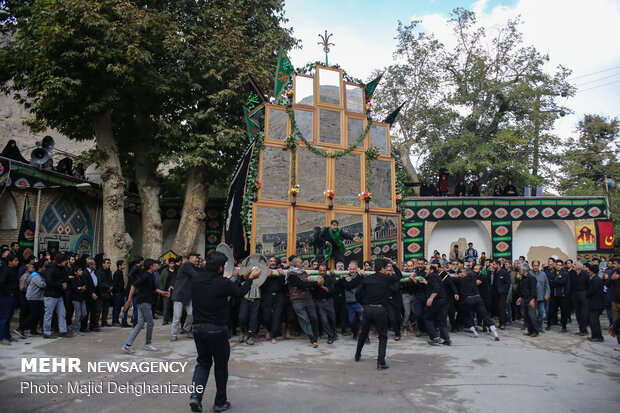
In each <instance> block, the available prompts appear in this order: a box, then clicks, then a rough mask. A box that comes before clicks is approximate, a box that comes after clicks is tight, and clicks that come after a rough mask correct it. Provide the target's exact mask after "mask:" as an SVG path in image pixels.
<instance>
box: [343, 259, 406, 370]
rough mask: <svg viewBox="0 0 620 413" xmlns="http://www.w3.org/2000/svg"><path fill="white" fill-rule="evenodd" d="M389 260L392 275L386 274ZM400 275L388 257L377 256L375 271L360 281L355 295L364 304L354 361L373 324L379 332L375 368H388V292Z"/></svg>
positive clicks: (358, 355) (356, 359)
mask: <svg viewBox="0 0 620 413" xmlns="http://www.w3.org/2000/svg"><path fill="white" fill-rule="evenodd" d="M388 262H390V263H391V264H392V268H393V269H394V275H388V271H387V264H388ZM401 277H402V275H401V272H400V269H399V268H398V267H397V266H396V263H394V262H393V261H392V260H391V259H389V258H377V259H376V260H375V273H374V274H373V275H369V276H367V277H364V278H363V279H362V281H361V282H360V285H359V287H358V288H357V291H356V292H355V297H356V298H357V301H358V302H359V303H360V304H362V305H363V306H364V320H363V324H362V332H361V333H360V335H359V337H358V339H357V350H356V352H355V361H360V359H361V357H362V348H363V347H364V343H365V342H366V338H367V337H368V331H369V330H370V326H372V325H374V326H375V328H376V329H377V333H378V334H379V355H378V357H377V369H379V370H384V369H387V368H389V366H388V365H387V364H386V363H385V352H386V349H387V306H388V297H389V294H390V291H389V289H390V285H391V284H392V283H393V282H395V281H400V279H401Z"/></svg>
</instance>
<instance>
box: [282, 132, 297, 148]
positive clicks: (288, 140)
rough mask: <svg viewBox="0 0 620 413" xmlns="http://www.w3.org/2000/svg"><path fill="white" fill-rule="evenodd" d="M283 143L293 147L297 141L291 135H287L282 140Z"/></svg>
mask: <svg viewBox="0 0 620 413" xmlns="http://www.w3.org/2000/svg"><path fill="white" fill-rule="evenodd" d="M284 144H285V145H286V147H287V148H288V149H293V148H295V147H296V146H297V141H296V140H295V137H294V136H293V135H290V136H287V137H286V139H285V140H284Z"/></svg>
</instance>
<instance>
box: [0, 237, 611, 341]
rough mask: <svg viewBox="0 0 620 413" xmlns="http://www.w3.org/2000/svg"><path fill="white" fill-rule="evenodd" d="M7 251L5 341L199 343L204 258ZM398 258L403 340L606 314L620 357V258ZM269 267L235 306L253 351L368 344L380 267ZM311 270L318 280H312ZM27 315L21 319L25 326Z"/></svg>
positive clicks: (391, 310)
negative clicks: (107, 335) (362, 293)
mask: <svg viewBox="0 0 620 413" xmlns="http://www.w3.org/2000/svg"><path fill="white" fill-rule="evenodd" d="M0 251H1V253H0V343H1V344H3V345H11V344H12V343H16V342H18V341H19V340H18V339H25V338H27V336H42V337H43V338H45V339H54V338H57V337H73V336H81V335H84V334H85V333H91V332H98V331H101V328H106V327H126V328H133V330H132V332H131V335H130V337H129V339H128V340H127V342H126V343H125V344H124V345H123V349H124V350H125V351H126V352H128V353H133V352H134V351H133V348H132V344H133V341H134V340H135V339H136V336H137V335H138V333H139V332H140V330H141V329H142V328H143V326H144V325H146V343H145V344H146V348H147V350H150V351H157V348H156V347H155V346H154V345H153V344H152V343H151V337H152V329H153V325H154V321H153V320H154V319H162V324H163V325H166V324H171V330H170V337H171V340H172V341H177V340H178V339H179V337H180V336H186V337H188V338H192V323H193V316H192V283H191V280H192V278H193V277H194V275H195V274H196V273H197V272H200V271H204V270H205V269H204V261H203V260H202V259H201V258H200V255H199V254H196V253H191V254H189V256H188V257H186V258H185V259H181V258H170V259H168V260H166V262H164V263H160V262H159V261H156V260H153V259H146V260H145V259H143V258H142V257H134V258H133V259H132V261H131V262H130V263H126V262H125V261H123V260H120V261H117V262H116V263H115V268H114V269H113V268H112V263H111V262H110V259H108V258H107V257H106V256H105V254H98V255H96V256H95V257H92V258H91V257H88V256H81V257H78V256H77V255H76V254H73V253H71V252H64V253H62V252H61V253H56V254H55V255H54V256H53V257H52V256H51V254H49V253H41V254H39V256H38V257H35V256H29V257H26V258H25V259H24V258H21V257H20V255H19V252H20V249H19V244H18V243H16V242H15V243H13V244H11V246H10V247H9V246H6V245H5V246H2V247H0ZM387 261H388V262H389V265H388V273H390V274H397V275H400V276H401V277H400V278H401V280H400V282H395V283H394V284H393V285H392V287H391V288H390V296H389V300H388V302H386V303H385V307H387V313H388V326H389V329H390V331H392V332H393V338H394V339H395V340H401V338H402V337H404V336H407V335H411V334H415V336H417V337H420V336H422V335H425V336H428V342H429V344H430V345H451V344H452V341H451V339H450V334H451V333H456V332H465V333H467V334H470V335H471V336H472V337H478V335H479V333H480V332H482V333H488V334H489V335H490V336H492V337H493V338H494V339H495V340H499V339H500V337H499V333H500V331H498V330H503V329H505V328H506V327H507V326H508V325H511V324H515V323H520V326H521V328H522V329H523V330H526V331H524V334H526V335H528V336H530V337H536V336H538V335H539V334H541V333H544V332H545V331H549V330H552V329H556V328H557V329H558V331H560V332H562V333H567V332H568V331H569V327H571V328H570V330H572V332H573V333H574V334H577V335H580V336H584V337H587V336H589V337H588V340H590V341H592V342H602V341H604V338H603V331H602V328H601V321H600V320H601V314H603V315H604V317H603V320H605V321H604V323H605V324H606V327H607V326H608V332H609V334H610V335H612V336H614V337H616V339H617V340H618V344H619V345H618V346H617V347H616V348H615V349H616V350H619V351H620V336H618V335H617V334H618V331H619V329H620V257H616V258H613V259H610V260H609V261H605V260H604V259H602V260H599V259H598V258H594V259H592V260H591V261H589V262H586V263H582V262H581V261H573V260H570V259H568V260H566V261H563V260H560V259H553V258H549V259H548V261H547V263H546V264H542V265H541V263H540V262H539V261H537V260H535V261H532V262H531V263H530V262H528V261H527V260H526V259H525V258H524V257H520V258H519V259H518V260H515V261H514V262H510V261H509V260H501V259H500V260H491V259H488V258H487V257H486V255H485V254H484V253H481V254H478V251H477V250H476V249H475V248H474V247H473V245H472V244H471V243H470V244H469V246H468V248H467V249H466V250H465V251H462V252H461V251H459V249H458V246H457V245H455V247H454V249H453V250H452V251H450V253H449V257H448V256H446V254H439V252H438V251H435V253H434V254H433V256H432V257H431V259H430V260H426V259H417V260H408V261H406V262H404V263H403V264H402V266H400V265H398V264H397V263H396V262H394V261H392V260H391V259H389V258H388V259H387ZM268 265H269V268H270V269H271V270H272V271H273V272H274V273H275V274H277V275H270V276H269V277H267V278H266V280H265V282H264V283H263V284H262V286H261V287H260V288H254V289H251V290H250V291H249V292H247V294H245V295H244V296H242V297H233V298H231V299H230V300H229V301H228V309H226V310H227V311H228V312H229V314H230V315H231V317H230V321H229V324H230V325H229V331H230V334H231V337H232V336H235V337H238V340H239V342H242V343H246V344H247V345H252V344H254V343H256V342H257V341H260V340H261V339H263V338H264V339H265V340H267V341H270V342H271V343H274V344H275V343H278V341H280V340H284V339H290V338H291V337H295V336H299V335H301V334H304V335H305V336H307V337H308V339H309V341H310V343H311V344H312V346H314V347H318V345H319V344H320V342H321V341H320V340H321V337H322V338H323V339H325V337H326V338H327V340H326V341H327V344H333V343H334V342H335V341H336V340H338V339H339V336H352V338H353V339H357V336H358V334H359V333H360V328H361V325H362V320H363V314H364V311H363V303H360V300H359V293H357V289H358V287H359V286H360V284H361V280H362V278H363V277H364V276H365V275H366V272H368V271H370V270H371V268H372V267H371V262H370V261H365V262H363V263H362V265H361V266H358V264H357V263H356V262H354V261H352V262H349V263H348V265H347V266H345V263H343V262H338V263H336V265H335V268H329V266H328V264H327V263H325V262H318V261H312V263H311V265H310V268H303V266H302V264H301V260H300V259H299V258H297V257H295V256H291V257H288V260H287V259H278V258H276V257H273V256H271V257H268ZM127 267H128V268H127ZM126 268H127V269H128V271H126ZM309 269H313V270H317V271H318V272H317V275H308V272H307V270H309ZM113 270H114V271H113ZM248 271H250V270H248ZM343 271H345V272H346V273H345V274H342V272H343ZM125 272H128V276H127V277H125V275H124V273H125ZM236 272H237V270H236ZM402 273H404V275H403V274H402ZM244 276H245V277H248V276H249V274H241V275H238V274H237V273H235V274H233V276H232V277H231V279H233V280H234V279H236V278H237V277H238V278H239V281H238V282H239V283H241V282H242V281H243V278H244ZM356 293H357V294H356ZM15 309H19V317H17V319H16V320H13V314H14V310H15ZM496 320H497V321H496ZM607 321H608V324H607ZM11 323H13V324H14V328H11ZM496 325H497V327H496ZM517 325H518V324H517ZM556 326H557V327H556ZM261 329H263V330H261Z"/></svg>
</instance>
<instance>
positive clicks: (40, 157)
mask: <svg viewBox="0 0 620 413" xmlns="http://www.w3.org/2000/svg"><path fill="white" fill-rule="evenodd" d="M30 157H31V158H32V163H33V164H35V165H43V164H44V163H45V162H47V160H48V159H49V158H50V154H49V153H48V152H47V151H46V150H45V149H43V148H37V149H35V150H34V151H32V153H31V154H30Z"/></svg>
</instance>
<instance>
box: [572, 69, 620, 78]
mask: <svg viewBox="0 0 620 413" xmlns="http://www.w3.org/2000/svg"><path fill="white" fill-rule="evenodd" d="M618 68H620V66H616V67H610V68H609V69H604V70H599V71H598V72H592V73H587V74H585V75H581V76H575V77H569V79H573V80H574V79H581V78H582V77H588V76H592V75H596V74H599V73H603V72H609V71H610V70H614V69H618Z"/></svg>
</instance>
